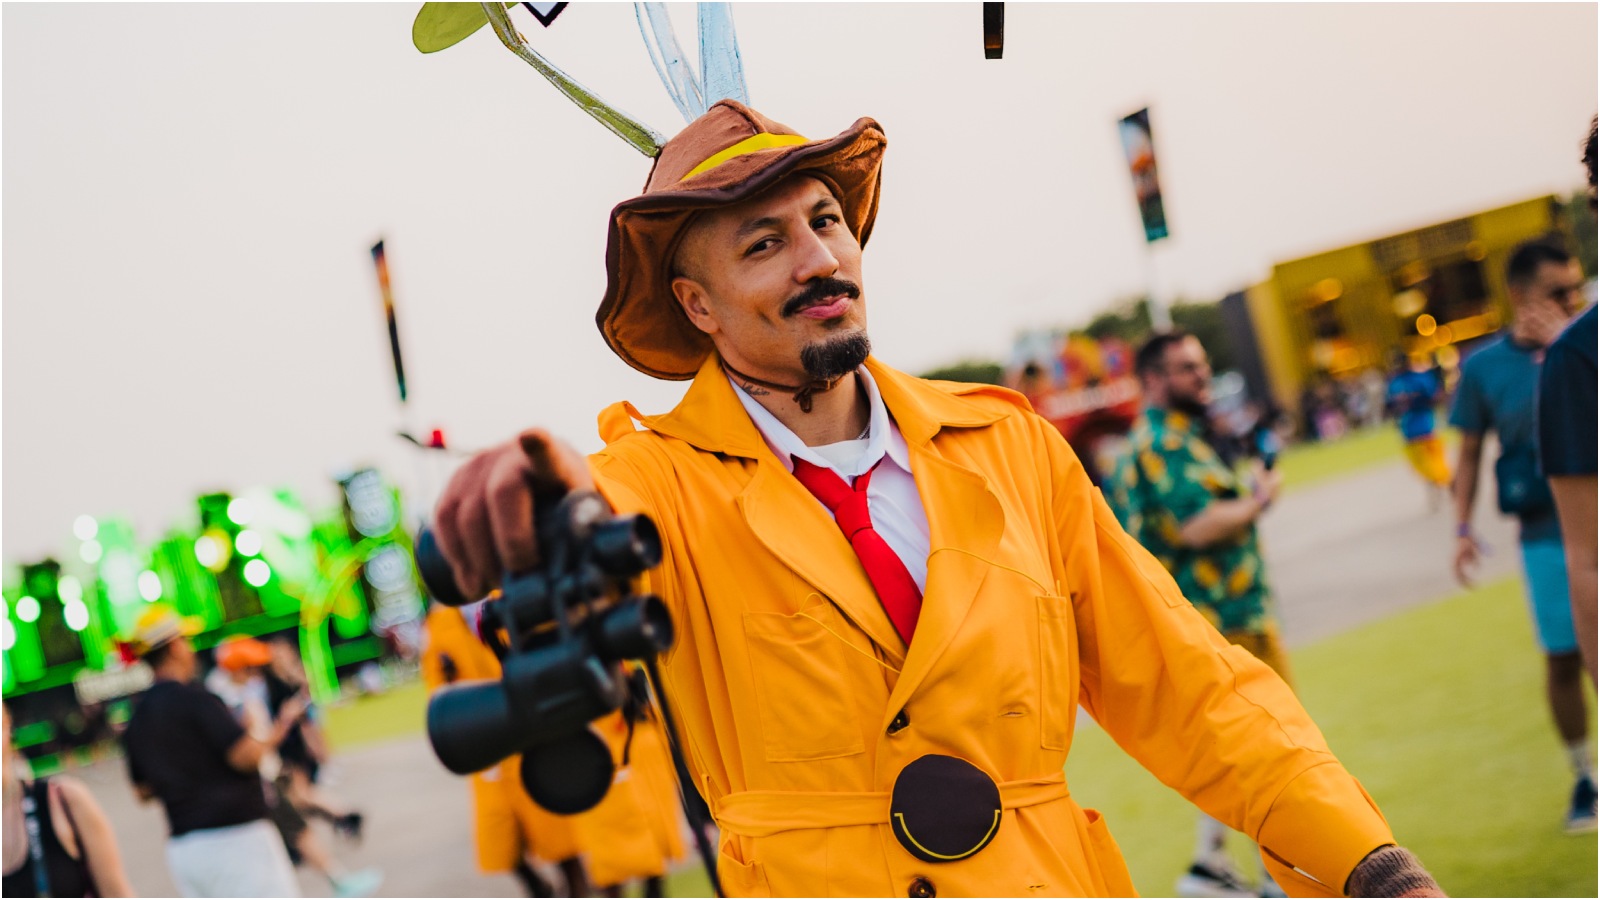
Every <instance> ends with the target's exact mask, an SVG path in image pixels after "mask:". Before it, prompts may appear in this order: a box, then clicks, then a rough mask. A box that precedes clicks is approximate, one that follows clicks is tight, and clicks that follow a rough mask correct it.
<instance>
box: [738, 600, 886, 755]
mask: <svg viewBox="0 0 1600 900" xmlns="http://www.w3.org/2000/svg"><path fill="white" fill-rule="evenodd" d="M839 628H840V623H839V617H838V614H837V613H836V612H835V611H834V609H833V606H832V605H831V604H828V603H820V604H817V605H815V606H811V607H807V608H806V609H803V610H801V611H800V612H798V613H796V614H794V615H792V616H789V615H784V614H782V613H745V616H744V636H745V645H746V647H747V649H748V650H749V653H750V669H751V673H752V674H753V675H754V677H755V686H756V698H757V708H758V710H759V711H760V715H761V739H762V744H763V746H764V749H765V751H766V757H767V760H768V761H769V762H800V761H804V760H813V759H832V758H835V757H840V756H851V755H853V754H856V753H864V752H866V746H865V744H864V743H863V741H862V738H861V729H860V727H859V722H858V719H859V716H857V714H856V711H855V709H854V708H853V706H852V703H851V698H852V697H853V696H855V694H854V692H853V691H852V690H851V687H850V683H849V676H848V672H847V659H846V657H845V654H846V653H847V652H849V651H848V649H847V648H846V647H845V646H844V644H843V642H842V640H841V639H840V638H838V637H835V636H834V635H833V634H832V633H830V631H829V629H832V631H834V632H837V631H839Z"/></svg>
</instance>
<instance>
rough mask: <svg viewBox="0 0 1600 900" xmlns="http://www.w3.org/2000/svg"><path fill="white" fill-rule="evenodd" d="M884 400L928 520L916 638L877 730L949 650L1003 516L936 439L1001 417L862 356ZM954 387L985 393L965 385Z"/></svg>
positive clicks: (984, 483)
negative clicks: (925, 578)
mask: <svg viewBox="0 0 1600 900" xmlns="http://www.w3.org/2000/svg"><path fill="white" fill-rule="evenodd" d="M867 366H868V368H869V369H870V370H871V372H872V377H873V379H874V380H875V381H877V383H878V391H879V392H880V393H881V394H882V395H883V402H884V403H885V404H886V405H887V406H888V407H889V412H890V414H891V415H893V416H894V420H895V424H896V425H897V426H898V427H899V428H900V433H901V434H902V435H903V436H904V437H905V439H906V445H907V447H908V448H909V449H910V451H911V474H912V475H913V476H915V477H916V480H917V491H918V493H920V494H921V495H922V508H923V511H924V513H926V515H927V517H928V532H929V534H928V538H929V541H928V583H927V588H926V589H925V590H924V591H923V595H922V615H921V617H920V618H919V619H918V621H917V633H916V634H915V635H914V636H912V639H911V646H910V647H909V648H908V649H907V651H906V664H905V667H904V669H903V670H902V671H901V673H900V678H899V679H898V680H897V681H896V682H895V686H894V690H893V692H892V693H891V694H890V698H889V708H888V710H886V712H885V716H886V718H885V719H884V723H883V724H884V725H888V722H889V719H891V718H893V717H894V715H895V714H896V713H897V712H898V711H899V710H900V709H901V708H902V707H903V706H905V704H906V702H907V701H908V700H909V699H910V698H911V695H912V694H913V693H914V692H915V691H916V689H917V688H918V686H920V685H921V684H922V682H923V681H925V680H926V679H927V677H928V675H929V673H931V672H932V671H933V668H934V664H935V663H937V662H938V660H939V657H940V655H942V654H943V653H944V651H945V648H946V647H948V646H949V645H950V641H951V639H953V638H954V637H955V634H956V631H957V630H959V629H960V627H961V623H962V622H963V621H964V620H965V619H966V617H967V612H968V610H970V609H971V608H972V603H973V601H974V600H975V599H976V598H977V594H978V587H979V586H980V585H981V584H982V583H983V579H984V576H985V575H986V574H987V573H988V570H989V560H992V559H993V558H994V552H995V549H996V548H997V547H999V546H1000V537H1001V534H1002V533H1003V532H1004V531H1005V513H1004V511H1003V510H1002V509H1001V507H1000V501H999V500H998V499H997V498H996V497H995V496H994V494H993V492H991V491H990V490H989V482H988V479H986V478H985V477H984V476H983V475H982V474H980V473H978V472H975V471H973V470H972V469H969V468H967V467H965V466H963V465H961V464H960V463H957V462H955V461H953V460H950V459H947V458H946V457H945V456H944V454H942V453H941V452H940V450H939V442H938V440H937V436H938V434H939V432H940V431H942V430H943V429H945V428H982V427H986V426H988V425H992V424H994V423H995V422H997V421H999V420H1000V419H1001V418H1003V414H1000V413H996V412H994V411H993V408H992V407H987V408H986V407H982V406H979V405H978V404H976V403H974V402H973V401H971V400H968V399H967V398H965V397H963V396H961V395H960V394H959V393H955V392H952V391H949V390H945V389H943V388H940V387H936V386H934V385H931V384H929V383H928V382H926V381H923V380H922V379H918V378H911V377H910V376H907V375H904V374H902V373H900V372H897V371H895V370H893V369H890V368H888V367H887V366H883V365H881V364H879V363H878V362H877V360H872V359H869V360H868V361H867ZM958 390H987V388H977V387H972V388H965V389H958Z"/></svg>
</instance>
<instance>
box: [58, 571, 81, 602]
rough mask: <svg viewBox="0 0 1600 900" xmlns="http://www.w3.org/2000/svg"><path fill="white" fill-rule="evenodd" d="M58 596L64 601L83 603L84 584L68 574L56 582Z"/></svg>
mask: <svg viewBox="0 0 1600 900" xmlns="http://www.w3.org/2000/svg"><path fill="white" fill-rule="evenodd" d="M56 596H58V597H60V598H61V602H62V603H82V602H83V584H82V583H81V582H79V581H78V579H76V578H73V577H72V576H71V575H68V576H66V577H64V578H62V579H61V580H60V581H58V582H56Z"/></svg>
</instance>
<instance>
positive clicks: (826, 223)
mask: <svg viewBox="0 0 1600 900" xmlns="http://www.w3.org/2000/svg"><path fill="white" fill-rule="evenodd" d="M837 224H839V217H838V216H836V215H833V214H832V213H829V214H828V215H826V216H817V217H816V218H815V219H813V220H812V221H811V227H812V228H815V229H817V230H818V231H821V230H822V229H824V228H832V227H833V226H835V225H837Z"/></svg>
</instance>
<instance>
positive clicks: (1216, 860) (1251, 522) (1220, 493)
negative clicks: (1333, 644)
mask: <svg viewBox="0 0 1600 900" xmlns="http://www.w3.org/2000/svg"><path fill="white" fill-rule="evenodd" d="M1134 367H1135V370H1136V372H1137V373H1138V376H1139V381H1140V385H1141V387H1142V388H1143V390H1144V398H1145V404H1146V409H1145V411H1144V414H1143V415H1142V416H1140V418H1139V419H1138V421H1137V422H1135V423H1134V426H1133V430H1132V431H1131V432H1130V433H1129V435H1128V438H1129V441H1130V442H1131V445H1132V446H1131V447H1130V448H1129V452H1128V453H1127V454H1125V455H1124V456H1123V458H1122V459H1121V460H1120V461H1119V462H1118V465H1117V468H1116V471H1115V473H1114V474H1113V476H1112V478H1111V479H1110V481H1109V482H1107V484H1106V495H1107V496H1106V499H1107V501H1109V502H1110V504H1111V507H1112V509H1114V510H1116V513H1117V517H1118V518H1119V519H1120V520H1121V521H1122V526H1123V528H1125V529H1126V530H1127V532H1128V533H1129V534H1131V535H1133V536H1134V537H1135V538H1136V539H1137V540H1138V541H1139V543H1140V544H1142V545H1144V547H1145V549H1147V550H1149V551H1150V552H1151V553H1152V554H1153V555H1154V556H1155V557H1156V558H1157V559H1158V560H1160V561H1161V564H1162V565H1163V566H1165V567H1166V568H1167V571H1169V572H1171V573H1172V577H1173V579H1174V580H1175V581H1177V583H1178V587H1179V588H1180V589H1181V590H1182V591H1183V595H1184V596H1185V597H1187V598H1188V599H1189V602H1190V603H1193V604H1194V606H1195V608H1196V609H1198V610H1199V611H1200V612H1201V613H1202V614H1203V615H1204V616H1205V617H1206V618H1207V619H1209V620H1211V624H1213V625H1215V626H1216V627H1217V630H1218V631H1221V632H1222V635H1223V637H1225V638H1227V640H1228V641H1229V642H1230V643H1233V644H1237V645H1239V646H1240V647H1243V648H1244V649H1246V650H1248V651H1249V652H1250V653H1251V654H1253V655H1254V656H1255V657H1256V658H1258V659H1260V660H1261V661H1262V662H1264V663H1266V664H1267V665H1269V666H1271V667H1272V668H1273V670H1274V671H1276V672H1277V673H1278V675H1279V676H1280V677H1282V678H1283V679H1284V680H1285V681H1288V680H1289V670H1288V665H1287V661H1286V659H1285V657H1284V653H1283V647H1282V644H1281V641H1280V638H1279V636H1278V627H1277V622H1276V620H1275V618H1274V616H1273V614H1272V602H1271V601H1272V596H1271V591H1270V590H1269V589H1268V587H1267V579H1266V570H1265V567H1264V565H1263V563H1262V560H1261V548H1260V544H1259V543H1258V541H1257V538H1256V519H1258V518H1260V516H1261V514H1262V513H1264V512H1266V510H1267V508H1268V507H1269V506H1271V505H1272V500H1273V498H1274V497H1275V496H1277V493H1278V484H1279V476H1278V474H1277V473H1276V472H1273V471H1271V470H1268V469H1266V468H1264V467H1262V466H1261V465H1260V464H1259V463H1257V464H1256V466H1255V469H1254V471H1253V473H1252V476H1251V478H1250V479H1249V480H1248V482H1245V481H1242V480H1241V479H1240V478H1239V476H1238V474H1237V473H1236V472H1234V470H1233V469H1232V468H1230V467H1229V466H1228V465H1227V464H1226V463H1224V462H1223V461H1222V459H1221V458H1220V457H1218V455H1217V453H1216V451H1215V450H1214V449H1212V447H1211V444H1210V443H1209V442H1208V440H1207V435H1206V406H1207V404H1209V403H1210V402H1211V363H1210V361H1209V360H1208V359H1207V358H1206V351H1205V348H1204V347H1202V346H1201V345H1200V341H1199V340H1197V339H1196V338H1195V337H1194V335H1191V334H1187V333H1185V332H1182V331H1170V332H1164V333H1161V334H1157V335H1156V336H1155V337H1152V338H1151V339H1150V340H1149V341H1148V342H1146V343H1145V345H1144V346H1143V347H1141V348H1140V349H1139V353H1138V355H1137V356H1136V357H1135V359H1134ZM1226 836H1227V828H1226V827H1225V826H1223V825H1222V824H1221V823H1220V822H1218V821H1216V820H1215V819H1212V818H1211V817H1209V816H1207V815H1205V814H1204V813H1202V814H1201V816H1200V834H1199V840H1198V843H1197V845H1196V849H1195V860H1194V864H1193V865H1192V866H1191V867H1190V869H1189V871H1188V873H1187V874H1185V875H1184V876H1183V877H1182V878H1181V879H1179V881H1178V885H1177V892H1178V895H1179V896H1191V897H1194V896H1205V897H1249V896H1256V892H1255V891H1254V890H1252V889H1251V888H1250V887H1248V886H1247V885H1245V884H1244V882H1243V880H1242V879H1241V878H1240V877H1239V875H1238V873H1236V872H1235V871H1234V870H1233V867H1232V865H1231V864H1230V863H1229V862H1228V858H1227V854H1226V853H1225V852H1224V848H1223V844H1224V841H1225V839H1226ZM1262 879H1263V882H1264V884H1263V885H1262V888H1261V895H1262V896H1267V895H1270V894H1271V893H1273V892H1274V891H1276V889H1277V885H1275V884H1273V883H1272V882H1271V880H1270V878H1268V876H1267V875H1266V869H1265V867H1263V868H1262ZM1278 896H1281V893H1280V894H1278Z"/></svg>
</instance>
